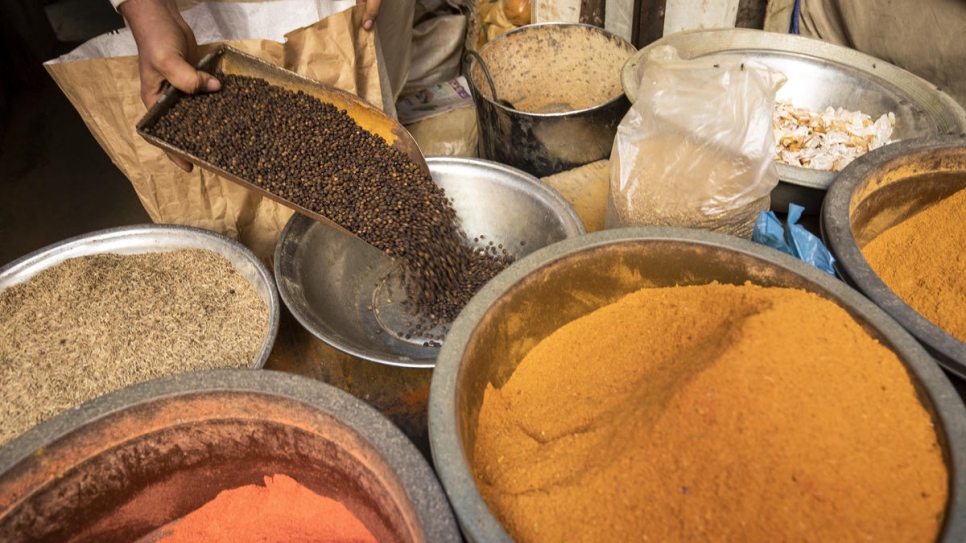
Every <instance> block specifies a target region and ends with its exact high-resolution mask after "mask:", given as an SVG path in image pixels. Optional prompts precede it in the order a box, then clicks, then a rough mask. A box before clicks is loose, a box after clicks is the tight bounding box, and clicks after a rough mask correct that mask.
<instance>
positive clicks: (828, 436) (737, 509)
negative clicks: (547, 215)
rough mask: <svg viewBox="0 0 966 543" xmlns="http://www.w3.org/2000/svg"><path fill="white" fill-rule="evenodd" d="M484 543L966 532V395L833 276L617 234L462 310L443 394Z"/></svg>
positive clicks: (446, 470)
mask: <svg viewBox="0 0 966 543" xmlns="http://www.w3.org/2000/svg"><path fill="white" fill-rule="evenodd" d="M429 434H430V444H431V446H432V454H433V460H434V464H435V466H436V470H437V473H438V474H439V477H440V480H441V482H442V484H443V486H444V488H446V491H447V494H448V495H449V497H450V501H451V504H452V506H453V509H454V511H455V512H456V515H457V517H458V518H459V520H460V523H461V526H462V528H463V530H464V535H465V536H466V538H467V539H468V540H470V541H475V542H483V541H487V542H490V541H516V542H529V541H562V540H566V541H628V540H638V541H639V540H646V541H689V542H690V541H857V540H867V539H868V540H876V541H943V542H954V541H957V542H958V541H963V540H966V501H964V497H963V496H964V494H963V491H964V489H966V473H964V469H963V462H964V452H966V407H964V405H963V402H962V400H961V399H960V397H959V396H958V395H957V394H956V392H955V390H954V389H953V387H952V385H951V383H950V381H949V380H948V378H947V377H946V376H945V374H944V373H943V372H942V371H941V369H940V368H939V366H938V365H936V364H935V363H934V362H933V361H932V359H931V358H930V357H929V355H928V353H927V352H926V351H925V349H923V347H922V346H921V345H920V344H919V343H918V342H917V341H916V340H915V339H914V338H913V337H912V336H911V335H910V334H909V333H908V332H907V331H906V330H904V329H903V328H902V327H901V326H900V325H899V324H897V323H896V322H895V321H894V320H893V319H892V318H891V317H889V316H888V314H886V313H885V312H883V311H882V310H881V309H880V308H878V307H877V306H876V305H875V304H873V303H872V302H870V301H869V300H868V299H866V298H865V297H863V296H862V295H861V294H860V293H859V292H857V291H855V290H854V289H851V288H849V287H848V286H847V285H845V284H844V283H842V282H841V281H839V280H837V279H835V278H833V277H831V276H830V275H828V274H826V273H823V272H821V271H819V270H817V269H815V268H813V267H811V266H809V265H807V264H805V263H803V262H801V261H799V260H797V259H794V258H791V257H789V256H788V255H785V254H782V253H780V252H778V251H776V250H773V249H770V248H768V247H764V246H762V245H758V244H755V243H752V242H749V241H746V240H743V239H739V238H736V237H731V236H725V235H721V234H715V233H710V232H704V231H699V230H687V229H669V228H632V229H618V230H606V231H602V232H596V233H593V234H588V235H586V236H581V237H579V238H575V239H570V240H565V241H563V242H560V243H557V244H555V245H552V246H550V247H547V248H544V249H542V250H540V251H538V252H536V253H534V254H532V255H529V256H528V257H526V258H524V259H522V260H520V261H518V262H517V263H515V264H513V265H512V266H510V267H509V268H508V269H507V270H505V271H504V272H503V273H502V274H500V276H498V277H496V278H495V279H494V280H493V281H492V282H491V283H489V284H488V285H487V286H486V287H484V289H483V290H481V291H480V293H479V294H478V295H477V296H476V297H474V299H473V300H472V301H471V302H470V303H469V304H468V305H467V306H466V308H465V309H464V310H463V312H462V313H461V314H460V316H459V317H458V318H457V319H456V321H455V322H454V325H453V328H452V330H451V331H450V334H449V336H448V337H447V342H446V344H445V345H444V346H443V348H442V350H441V353H440V356H439V358H438V361H437V365H436V369H435V371H434V374H433V380H432V385H431V390H430V401H429Z"/></svg>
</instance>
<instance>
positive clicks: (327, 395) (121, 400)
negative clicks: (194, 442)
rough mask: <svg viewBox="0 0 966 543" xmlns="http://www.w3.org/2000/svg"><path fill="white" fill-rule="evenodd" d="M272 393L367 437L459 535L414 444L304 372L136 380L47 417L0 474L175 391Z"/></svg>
mask: <svg viewBox="0 0 966 543" xmlns="http://www.w3.org/2000/svg"><path fill="white" fill-rule="evenodd" d="M224 391H228V392H245V393H260V394H270V395H273V396H277V397H279V398H285V399H289V400H294V401H296V402H299V403H301V404H305V405H307V406H309V407H310V408H312V409H316V410H318V411H321V412H322V413H325V414H327V415H329V416H331V417H332V418H334V419H336V420H338V421H339V422H340V423H341V424H344V425H345V426H347V427H349V428H351V429H352V430H353V431H354V432H356V433H357V434H359V435H360V436H362V437H363V438H364V439H365V441H367V442H368V443H369V444H370V445H371V446H372V447H373V449H375V450H376V452H377V453H378V454H380V455H381V456H382V457H383V458H384V459H385V461H386V463H387V464H389V465H390V466H391V467H392V468H393V471H394V473H395V475H396V476H397V477H398V478H399V480H400V482H401V483H402V486H403V488H405V489H406V492H407V494H408V495H409V498H410V500H412V503H413V506H414V508H415V510H416V514H417V516H418V518H419V521H420V524H421V525H422V528H423V531H424V533H425V534H426V536H427V537H434V538H438V539H434V540H441V541H453V542H456V541H459V540H460V539H459V537H460V536H459V529H458V526H457V524H456V520H455V517H454V516H453V513H452V509H451V508H450V506H449V503H448V502H447V500H446V498H445V494H444V492H443V488H442V485H441V484H440V483H439V481H438V478H437V477H436V475H435V473H433V470H432V468H431V467H430V465H429V462H428V461H427V460H426V458H425V457H424V456H423V455H422V453H420V452H419V450H418V449H417V448H416V446H415V445H413V443H412V442H411V441H410V440H409V439H408V438H407V437H406V436H405V435H404V434H403V433H402V430H400V429H399V428H397V427H396V426H395V425H394V424H392V423H391V422H390V421H389V419H387V418H386V417H385V416H383V415H382V414H381V413H380V412H379V411H377V410H376V409H375V408H374V407H372V406H371V405H369V404H368V403H366V402H364V401H362V400H361V399H359V398H356V397H355V396H353V395H352V394H349V393H348V392H345V391H343V390H341V389H339V388H337V387H334V386H332V385H329V384H326V383H324V382H322V381H318V380H316V379H312V378H309V377H304V376H301V375H296V374H291V373H286V372H281V371H274V370H261V371H252V370H249V369H237V368H236V369H215V370H201V371H194V372H189V373H182V374H174V375H166V376H163V377H158V378H155V379H151V380H149V381H145V382H142V383H137V384H134V385H130V386H127V387H124V388H121V389H118V390H115V391H113V392H110V393H107V394H105V395H103V396H99V397H97V398H94V399H92V400H90V401H88V402H85V403H83V404H81V406H79V407H78V408H77V409H71V410H67V411H65V412H63V413H60V414H58V415H56V416H54V417H51V418H50V419H48V420H46V421H44V422H42V423H41V424H39V425H38V426H35V427H33V428H31V429H30V430H28V431H27V432H26V433H24V434H22V435H21V436H19V437H17V438H16V439H14V440H13V441H11V442H10V443H8V444H6V445H5V446H3V447H0V479H2V478H3V477H4V476H5V474H7V473H9V472H11V470H14V469H16V468H17V466H18V465H19V464H20V463H21V462H23V461H24V460H26V459H29V458H30V457H32V456H33V455H35V453H36V452H37V451H39V450H42V449H44V448H46V447H47V446H48V445H50V444H52V443H55V442H56V441H59V440H61V439H75V438H83V435H82V434H81V432H80V430H82V429H83V427H84V426H86V425H88V424H91V423H94V422H96V421H98V420H100V419H103V418H105V417H109V416H111V415H112V414H116V413H118V412H120V411H123V410H126V409H131V408H135V407H137V406H139V405H144V404H148V403H151V402H154V401H157V400H162V399H165V398H170V397H173V396H188V395H196V394H204V393H206V392H224Z"/></svg>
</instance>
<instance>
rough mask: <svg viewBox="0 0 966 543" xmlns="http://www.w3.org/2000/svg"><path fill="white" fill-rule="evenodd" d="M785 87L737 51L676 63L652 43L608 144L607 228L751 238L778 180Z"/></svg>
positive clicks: (669, 53)
mask: <svg viewBox="0 0 966 543" xmlns="http://www.w3.org/2000/svg"><path fill="white" fill-rule="evenodd" d="M785 81H786V78H785V76H784V75H782V74H781V73H778V72H775V71H773V70H771V69H769V68H768V67H766V66H763V65H761V64H759V63H756V62H753V61H750V60H748V59H746V58H744V57H741V56H740V55H727V56H725V55H722V56H718V57H702V58H697V59H693V60H683V59H681V58H680V57H679V56H678V53H677V50H676V49H674V48H673V47H671V46H660V47H656V48H655V49H654V50H653V51H652V52H651V53H650V54H649V55H648V57H647V59H645V64H644V67H643V70H642V71H641V85H640V90H639V93H638V96H637V100H636V101H635V102H634V105H633V106H632V107H631V109H630V110H629V111H628V112H627V114H626V115H625V116H624V119H623V120H622V121H621V123H620V125H619V126H618V129H617V136H616V138H615V139H614V147H613V149H612V152H611V170H610V192H609V195H608V209H607V227H608V228H618V227H622V226H679V227H690V228H703V229H706V230H713V231H718V232H724V233H728V234H733V235H738V236H742V237H750V236H751V233H752V231H753V230H754V225H755V220H756V219H757V217H758V213H759V212H761V211H763V210H767V209H768V208H769V205H770V194H771V191H772V189H773V188H775V186H776V185H777V184H778V173H777V170H776V169H775V158H774V143H775V142H774V136H773V131H772V116H773V112H774V109H775V94H776V93H777V92H778V89H779V88H780V87H781V86H782V85H783V84H784V83H785Z"/></svg>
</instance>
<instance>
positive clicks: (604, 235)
mask: <svg viewBox="0 0 966 543" xmlns="http://www.w3.org/2000/svg"><path fill="white" fill-rule="evenodd" d="M648 241H662V242H667V241H681V242H686V243H691V244H698V245H706V246H709V247H714V248H724V249H729V250H731V251H734V252H737V253H741V254H744V255H747V256H750V257H753V258H755V259H758V260H760V261H763V262H765V263H768V264H771V265H776V266H779V267H784V268H786V269H788V270H790V271H791V272H793V273H795V274H797V275H800V276H802V277H804V278H805V279H807V280H809V281H811V282H814V283H817V284H818V286H819V287H821V288H822V289H824V290H826V291H828V292H829V293H830V294H831V295H833V296H834V297H835V298H837V299H839V300H842V301H843V302H844V303H846V304H848V305H849V306H850V309H853V310H854V311H855V312H856V313H858V314H861V315H862V316H863V317H866V319H867V320H868V322H874V323H876V327H877V328H878V330H879V331H880V332H881V333H882V334H883V335H884V336H886V337H888V338H889V340H890V341H891V342H892V343H893V345H894V346H895V351H896V352H897V354H899V355H900V357H901V358H902V359H903V360H904V361H905V362H906V365H907V367H909V368H910V369H911V370H913V371H914V372H915V374H916V378H917V379H918V380H919V382H920V383H921V384H922V386H923V387H924V389H925V391H926V392H927V393H928V394H929V395H930V398H931V400H932V402H933V403H934V406H935V412H936V418H937V419H938V422H939V423H940V424H942V427H943V430H944V431H945V434H946V437H947V439H948V442H949V450H948V452H949V465H947V469H948V471H949V479H950V483H949V489H950V491H949V500H948V503H947V508H946V518H945V521H944V525H943V528H942V531H941V532H940V540H941V541H949V542H958V541H966V496H964V495H963V494H964V493H963V492H961V490H962V489H964V488H966V470H963V469H958V468H959V467H960V466H963V465H966V456H964V454H966V416H963V415H966V406H964V405H963V401H962V399H960V397H959V395H958V393H957V392H956V391H955V389H954V388H953V385H952V384H951V383H950V382H949V379H948V378H947V377H946V375H945V374H944V373H943V372H942V370H941V369H940V367H939V366H938V365H937V364H935V362H934V361H933V360H932V358H930V357H929V355H928V353H927V352H926V351H925V350H924V349H923V347H922V345H920V344H919V343H918V342H917V341H916V340H915V338H913V337H912V336H911V335H910V334H909V333H908V332H907V331H906V330H905V329H904V328H902V327H901V326H900V325H899V324H898V323H896V322H895V321H894V320H893V319H892V318H891V317H890V316H889V315H888V314H887V313H885V312H884V311H882V310H881V309H880V308H879V307H878V306H876V305H875V304H873V303H872V302H871V301H870V300H868V299H867V298H865V297H864V296H862V294H861V293H859V292H858V291H856V290H854V289H852V288H849V287H848V286H847V285H846V284H845V283H843V282H841V281H839V280H838V279H835V278H834V277H832V276H830V275H829V274H827V273H825V272H823V271H820V270H818V269H817V268H814V267H813V266H810V265H808V264H806V263H804V262H802V261H801V260H798V259H796V258H793V257H791V256H789V255H786V254H784V253H781V252H780V251H777V250H775V249H771V248H769V247H766V246H764V245H760V244H757V243H754V242H751V241H748V240H745V239H741V238H737V237H734V236H727V235H724V234H717V233H713V232H706V231H701V230H693V229H681V228H660V227H640V228H622V229H614V230H603V231H600V232H594V233H591V234H587V235H585V236H581V237H578V238H572V239H568V240H564V241H561V242H558V243H556V244H554V245H551V246H549V247H545V248H543V249H541V250H540V251H536V252H534V253H533V254H531V255H528V256H527V257H526V258H524V259H521V260H520V261H518V262H516V263H514V264H513V265H512V266H510V267H509V268H507V269H506V270H504V272H503V273H502V274H501V275H500V276H498V277H496V278H494V280H493V281H491V282H490V283H488V284H487V285H486V286H484V287H483V289H482V290H481V291H480V292H479V293H478V294H477V295H476V296H475V297H474V298H473V299H472V300H470V303H469V304H468V305H467V306H466V308H465V309H464V310H463V312H462V313H460V315H459V317H457V319H456V321H455V322H454V323H453V328H452V329H451V330H450V333H449V335H448V337H447V342H446V343H445V344H444V345H443V348H442V349H441V352H440V356H439V358H438V362H437V365H436V369H435V371H434V372H433V378H432V382H431V384H430V394H429V438H430V447H431V449H432V454H433V462H434V464H435V466H436V472H437V474H438V475H439V478H440V481H441V482H442V484H443V488H445V489H446V493H447V495H448V496H449V499H450V503H451V504H452V506H453V510H454V511H455V512H456V516H457V519H458V520H459V522H460V525H461V526H462V527H463V530H464V534H465V535H466V536H467V539H468V540H469V541H475V542H484V541H486V542H491V541H500V542H511V541H512V539H511V538H510V536H509V535H508V534H507V532H506V530H504V528H503V527H502V526H501V525H500V523H499V521H497V520H496V517H495V516H494V515H493V513H492V512H491V511H490V509H489V507H488V506H487V504H486V502H485V501H484V500H483V498H482V496H481V495H480V493H479V491H478V490H477V488H476V483H475V481H474V478H473V475H472V473H471V472H470V469H469V466H468V456H467V455H466V454H465V453H464V451H463V449H462V447H461V445H460V438H459V432H460V430H459V428H460V421H459V420H458V406H457V405H456V384H457V380H458V377H459V374H460V371H461V364H462V359H461V355H462V353H463V352H464V351H465V349H466V346H467V345H468V343H469V342H470V340H471V338H472V336H473V334H474V332H475V330H476V327H477V324H478V322H479V320H480V319H481V318H482V317H483V316H484V315H485V314H486V313H487V311H488V310H489V309H490V308H491V307H493V306H494V305H495V304H496V303H497V302H498V301H499V299H500V297H501V296H502V295H503V294H504V293H506V292H507V291H508V290H509V289H511V288H512V287H514V286H515V285H516V284H517V283H518V282H520V281H522V280H524V279H525V278H526V277H527V276H529V275H530V274H531V273H533V272H535V271H536V270H539V269H542V268H544V267H546V266H550V265H552V264H554V263H556V262H558V261H560V260H563V259H565V258H566V257H568V256H570V255H572V254H577V253H580V252H584V251H588V250H592V249H595V248H600V247H604V246H608V245H614V244H620V243H623V242H633V243H639V242H648Z"/></svg>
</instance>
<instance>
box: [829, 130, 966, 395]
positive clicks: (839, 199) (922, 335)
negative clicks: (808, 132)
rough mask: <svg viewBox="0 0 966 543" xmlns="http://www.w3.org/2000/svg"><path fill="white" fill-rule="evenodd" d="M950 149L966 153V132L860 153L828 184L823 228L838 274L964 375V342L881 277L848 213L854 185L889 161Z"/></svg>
mask: <svg viewBox="0 0 966 543" xmlns="http://www.w3.org/2000/svg"><path fill="white" fill-rule="evenodd" d="M951 148H960V149H963V153H964V154H966V137H964V136H939V137H929V138H917V139H911V140H905V141H900V142H896V143H894V144H891V145H887V146H885V147H881V148H879V149H875V150H874V151H871V152H869V153H866V154H864V155H862V156H860V157H858V158H857V159H856V160H854V161H853V162H852V163H851V164H849V165H848V166H846V167H845V168H844V169H843V170H842V172H841V173H840V174H839V175H838V177H837V178H836V180H835V182H834V183H832V186H831V187H830V188H829V191H828V193H827V194H826V196H825V200H824V202H823V204H822V212H821V213H822V216H821V229H822V238H823V239H824V241H825V243H826V244H827V245H828V248H829V250H830V251H832V254H833V255H834V256H835V258H836V259H837V262H836V266H835V267H836V271H837V272H838V275H839V276H841V277H843V278H844V279H846V280H847V281H848V282H849V283H851V284H854V285H855V288H856V289H857V290H858V291H859V292H861V293H863V294H864V295H865V296H867V297H868V298H869V299H871V300H872V301H873V302H875V304H876V305H878V306H879V307H880V308H882V309H883V310H884V311H885V312H886V313H888V314H889V315H890V316H891V317H892V318H893V319H894V320H895V321H896V322H898V323H899V324H900V325H902V326H903V327H904V328H906V329H907V330H908V331H909V332H910V333H911V334H912V335H913V336H914V337H916V338H918V339H919V341H920V342H921V343H924V344H925V345H926V348H927V350H934V351H935V352H936V353H938V354H939V355H940V356H937V357H934V358H936V360H937V362H938V363H939V364H940V365H942V366H943V367H944V368H946V370H948V371H949V372H951V373H954V374H955V375H957V376H959V377H961V378H963V379H966V343H964V342H963V341H960V340H959V339H956V338H955V337H953V336H952V335H950V334H949V333H948V332H946V331H945V330H943V329H942V328H940V327H938V326H936V325H935V324H933V323H932V322H930V321H929V319H927V318H926V317H924V316H922V315H921V314H919V312H918V311H916V310H915V309H913V308H912V307H911V306H910V305H909V304H907V303H906V302H904V301H903V300H902V298H900V297H899V296H898V295H896V293H894V292H893V291H892V289H890V288H889V286H888V285H886V284H885V282H883V281H882V279H881V278H879V276H878V275H877V274H876V273H875V271H873V269H872V267H871V266H870V265H869V263H868V261H866V259H865V257H864V256H863V255H862V250H861V249H860V248H859V246H858V243H857V242H856V241H855V236H854V235H853V234H852V226H851V225H852V221H851V216H850V213H849V208H850V207H851V203H852V199H853V197H854V194H855V191H856V189H858V188H859V186H860V185H863V184H864V183H865V182H866V181H868V177H869V175H870V174H872V173H873V172H875V171H878V170H880V169H883V168H888V166H889V164H891V163H893V162H896V161H899V160H902V159H903V158H904V157H906V156H908V155H911V154H922V153H927V152H929V151H932V150H941V149H951ZM963 173H964V174H966V172H963Z"/></svg>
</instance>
